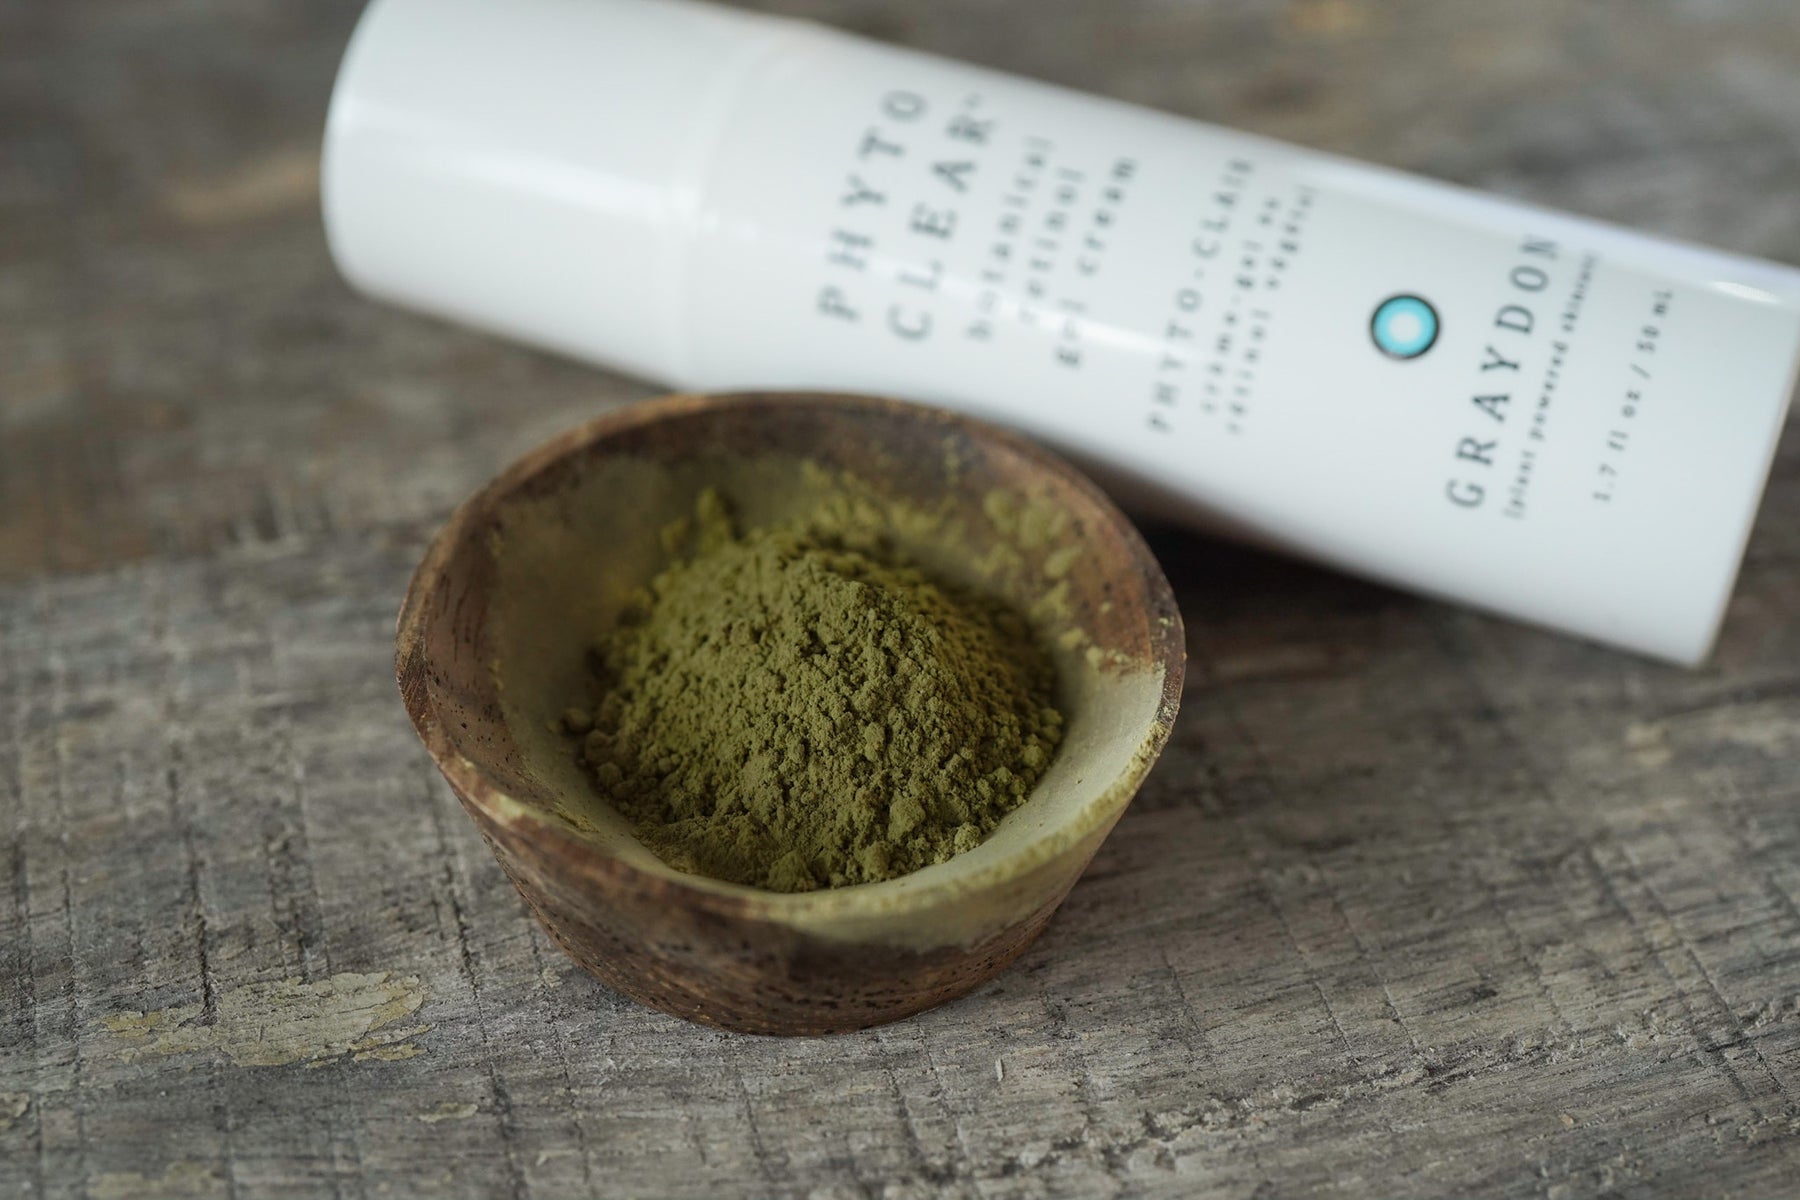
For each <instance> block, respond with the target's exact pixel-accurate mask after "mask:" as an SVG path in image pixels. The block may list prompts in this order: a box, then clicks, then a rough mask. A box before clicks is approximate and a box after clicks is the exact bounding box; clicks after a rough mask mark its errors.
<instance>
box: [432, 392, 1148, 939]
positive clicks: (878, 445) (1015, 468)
mask: <svg viewBox="0 0 1800 1200" xmlns="http://www.w3.org/2000/svg"><path fill="white" fill-rule="evenodd" d="M708 486H711V487H716V488H718V489H720V491H722V492H723V493H724V494H725V495H726V496H727V497H728V498H729V499H730V500H731V501H732V503H733V506H734V508H735V512H736V516H737V519H738V523H739V525H740V527H741V528H745V529H749V528H754V527H758V526H761V525H765V524H768V523H772V522H778V521H781V520H784V519H787V518H791V517H794V516H798V515H803V514H806V513H809V512H812V511H815V510H816V508H817V506H818V505H819V504H820V503H821V502H824V501H827V500H835V501H837V502H840V503H854V504H857V505H860V506H864V509H865V511H866V512H869V513H875V514H879V518H880V520H881V521H882V523H883V526H884V528H885V529H887V530H888V532H889V534H890V535H891V537H892V539H893V541H894V543H895V544H896V545H897V546H898V547H899V549H900V550H901V552H902V553H903V554H905V555H906V556H908V557H910V558H912V559H913V560H915V561H916V562H918V563H919V564H920V565H921V566H922V567H924V568H925V569H926V570H927V571H929V572H930V573H931V574H933V575H935V576H937V577H939V578H942V579H945V580H949V581H953V582H956V583H960V584H963V585H965V586H970V587H973V588H978V589H980V590H983V591H985V592H988V593H990V594H994V595H998V596H1001V597H1003V598H1005V599H1006V600H1007V601H1008V602H1009V603H1011V604H1012V605H1013V606H1014V607H1015V608H1017V609H1018V610H1019V611H1020V612H1021V613H1023V614H1025V615H1026V616H1027V617H1028V619H1029V620H1030V622H1031V624H1032V626H1033V628H1034V629H1035V630H1036V632H1037V634H1038V636H1039V637H1040V638H1041V639H1042V640H1043V641H1044V643H1045V645H1046V646H1047V647H1049V648H1050V650H1051V653H1052V656H1053V659H1054V661H1055V665H1056V669H1057V696H1056V702H1057V704H1058V706H1059V707H1060V708H1061V709H1062V711H1063V714H1064V717H1065V721H1066V724H1065V730H1064V740H1063V743H1062V745H1061V746H1060V748H1059V749H1058V751H1057V754H1056V755H1055V757H1054V758H1053V760H1052V763H1051V765H1050V767H1049V769H1048V770H1047V772H1046V773H1045V775H1044V777H1043V778H1042V780H1041V781H1040V782H1039V784H1038V786H1037V788H1036V789H1035V791H1034V792H1033V794H1032V795H1031V796H1030V798H1029V799H1028V800H1027V801H1026V802H1025V803H1024V804H1023V805H1021V806H1020V807H1019V808H1018V809H1017V810H1015V811H1014V812H1013V813H1012V814H1011V815H1009V816H1008V817H1007V818H1006V819H1005V820H1004V821H1003V822H1002V823H1001V824H1000V826H999V828H998V829H997V830H996V831H995V832H994V834H993V835H992V836H991V837H990V838H988V840H987V841H986V842H984V843H983V844H982V845H981V846H979V847H977V848H976V849H974V850H971V851H968V852H966V853H963V854H960V855H957V856H956V857H955V858H953V859H951V860H950V861H948V862H946V863H942V864H939V865H936V866H932V867H928V868H926V869H924V870H922V871H917V872H914V873H913V874H911V875H907V876H904V877H902V878H900V879H897V880H893V881H890V882H887V883H878V884H865V885H861V886H857V887H851V888H840V889H832V890H828V891H819V892H810V893H800V894H794V895H785V894H775V893H767V892H760V891H756V890H754V889H750V888H744V887H741V886H739V885H735V884H730V883H724V882H720V881H715V880H710V879H703V878H700V877H698V876H692V875H685V874H681V873H678V872H675V871H673V870H672V869H671V868H669V867H667V866H665V865H664V864H663V863H662V862H661V861H660V860H659V859H657V858H656V857H655V856H654V855H653V854H652V853H651V852H650V851H649V850H648V849H646V848H645V847H644V846H643V845H642V844H640V843H639V842H638V841H637V839H636V838H635V837H633V836H632V834H631V831H630V828H629V825H628V824H627V823H626V822H625V821H624V819H623V818H621V817H620V816H619V815H618V814H617V813H615V812H614V811H613V810H612V809H611V808H610V807H609V806H608V805H607V804H606V803H605V802H604V800H603V799H602V798H601V797H600V796H599V794H598V793H597V791H596V789H595V787H594V785H593V783H592V781H591V780H590V778H589V777H588V775H587V773H586V772H585V770H584V769H583V768H582V767H581V765H580V764H579V762H578V761H577V757H576V754H575V743H574V741H573V740H572V739H570V738H568V737H566V736H565V735H563V734H561V733H559V732H557V731H555V729H554V728H553V727H554V726H555V724H556V721H557V717H558V716H559V714H560V713H561V712H562V711H563V710H564V709H565V708H566V707H567V706H568V705H569V704H570V703H571V702H573V701H575V700H577V699H579V698H581V697H583V696H584V695H586V694H587V689H588V686H589V685H588V682H587V676H586V669H585V667H584V659H585V655H586V652H587V650H588V648H589V647H591V646H592V645H593V644H594V643H595V642H596V641H597V640H598V638H599V637H600V636H601V635H602V634H603V633H604V632H605V631H606V630H607V629H608V628H609V627H610V626H611V625H612V624H613V623H614V622H615V621H616V619H617V617H618V614H619V612H620V610H621V608H622V607H623V605H624V604H625V603H626V601H627V598H628V597H629V596H630V594H631V593H632V591H633V590H634V589H636V588H639V587H641V586H642V585H643V584H645V583H646V582H648V581H649V579H650V578H651V577H652V576H654V575H655V574H656V573H657V572H658V571H659V570H661V569H662V568H663V567H664V566H666V565H667V563H668V561H669V559H668V555H667V553H666V552H665V550H664V548H663V545H662V541H661V531H662V530H663V528H664V527H665V526H666V525H668V524H669V523H670V522H672V521H675V520H677V519H679V518H681V517H684V516H687V515H689V514H691V513H692V512H693V510H694V503H695V499H696V497H697V496H698V494H699V492H700V491H701V490H702V489H703V488H706V487H708ZM444 537H445V538H448V539H450V544H449V545H448V547H447V557H446V560H445V562H444V564H443V568H442V574H441V576H440V578H441V579H442V580H444V581H446V582H449V581H454V583H455V586H448V587H441V588H440V589H439V590H440V591H444V592H447V593H448V594H449V595H448V596H447V598H446V599H444V600H441V601H440V602H439V603H438V605H437V607H438V608H440V609H441V610H442V612H441V616H442V619H441V620H439V621H437V622H435V623H434V622H432V621H431V620H429V619H427V620H426V621H425V622H424V625H425V639H424V640H425V646H426V650H425V652H426V654H427V655H428V656H429V658H430V660H431V663H432V667H433V670H432V671H431V680H432V683H431V686H432V689H433V693H434V697H433V698H434V699H435V700H437V701H438V702H439V705H440V707H441V708H442V709H443V711H442V712H441V713H440V719H439V723H440V725H441V726H442V728H443V729H444V732H445V733H446V734H448V736H449V739H450V741H451V742H452V743H453V744H454V747H455V752H456V755H457V756H458V757H459V758H460V759H461V760H463V766H464V767H466V768H468V769H471V770H473V771H475V772H478V773H480V774H481V775H482V776H484V777H485V779H486V780H487V781H488V783H489V784H490V785H492V786H494V787H496V788H498V789H499V790H500V791H503V792H504V793H505V796H506V797H508V798H509V800H510V802H516V803H517V804H519V805H523V806H524V807H525V808H527V809H530V810H533V811H534V812H535V813H536V814H538V815H540V816H547V817H551V818H552V819H554V820H555V821H556V823H557V824H559V825H563V826H566V827H568V828H570V829H573V830H575V831H577V835H578V836H579V837H581V838H583V839H585V840H586V841H587V842H589V843H590V844H591V845H592V846H593V847H594V848H595V849H596V850H597V851H598V852H600V853H602V854H604V855H607V856H610V857H613V858H615V859H617V860H619V861H621V862H623V863H625V864H628V865H629V866H630V867H632V868H635V869H638V870H641V871H645V872H649V873H652V874H660V875H665V876H671V877H677V876H678V877H679V878H680V879H681V880H683V881H685V882H686V883H689V884H691V885H692V886H693V887H695V888H697V889H701V890H705V891H716V892H725V893H737V894H742V895H744V896H746V897H752V898H754V902H755V903H756V904H757V905H758V907H759V908H763V909H766V910H767V911H768V912H769V914H770V915H774V916H776V917H780V916H782V915H784V914H785V915H786V916H787V917H789V918H791V919H794V920H795V921H798V922H801V923H810V920H811V919H819V918H827V917H830V916H831V915H832V914H834V913H835V914H837V915H844V914H846V913H847V912H849V911H852V910H854V909H857V908H863V909H867V908H870V907H873V908H877V909H879V908H894V907H898V908H905V907H907V906H909V905H911V904H914V903H917V902H918V901H920V900H921V899H922V898H923V897H925V896H927V895H938V896H939V897H940V898H941V893H942V892H943V890H945V889H950V890H953V891H962V890H973V889H978V888H982V887H991V886H993V885H994V884H996V883H997V882H1000V881H1003V880H1004V879H1005V878H1006V877H1008V876H1009V875H1016V874H1019V873H1021V872H1023V871H1026V870H1028V869H1030V868H1031V867H1032V866H1034V865H1036V864H1038V863H1041V862H1043V861H1046V860H1047V859H1049V858H1050V857H1053V856H1054V855H1055V854H1057V853H1058V852H1060V851H1062V850H1064V849H1067V848H1068V847H1069V846H1070V845H1071V844H1072V843H1074V842H1075V841H1077V840H1080V839H1082V838H1084V837H1087V836H1090V835H1092V834H1093V833H1094V832H1095V830H1096V829H1100V830H1101V831H1102V832H1103V831H1104V828H1105V827H1110V825H1111V823H1112V821H1113V820H1115V819H1116V818H1117V816H1118V814H1119V812H1120V811H1122V809H1123V808H1124V805H1125V804H1126V803H1127V802H1128V801H1129V799H1130V795H1131V792H1132V791H1134V790H1135V787H1136V784H1137V782H1138V781H1139V779H1140V778H1141V776H1142V774H1143V772H1144V770H1145V769H1147V766H1148V763H1149V760H1150V759H1151V758H1153V757H1154V755H1155V753H1156V752H1157V751H1158V750H1159V749H1160V748H1161V745H1162V742H1163V740H1164V738H1165V736H1166V733H1167V728H1168V725H1169V723H1170V722H1171V720H1172V718H1173V714H1174V703H1175V693H1176V692H1177V691H1178V688H1179V672H1180V661H1181V660H1180V645H1181V629H1180V621H1179V618H1178V616H1177V615H1176V612H1175V609H1174V605H1173V601H1172V599H1171V597H1170V596H1169V593H1168V585H1167V583H1166V581H1165V580H1164V579H1163V577H1162V575H1161V572H1160V571H1159V570H1158V569H1157V568H1156V566H1155V563H1154V561H1153V560H1152V559H1151V558H1150V556H1149V553H1148V551H1147V550H1146V549H1145V548H1144V546H1143V544H1142V542H1141V540H1140V539H1139V538H1138V537H1137V534H1136V533H1135V531H1133V530H1132V529H1131V527H1130V526H1129V524H1127V523H1126V522H1124V520H1123V518H1122V517H1120V516H1119V514H1118V513H1117V511H1116V510H1115V509H1114V508H1113V507H1112V505H1111V504H1110V503H1109V502H1107V501H1106V500H1105V499H1104V497H1102V496H1101V495H1100V493H1099V492H1098V491H1097V490H1096V489H1095V488H1094V487H1093V486H1092V485H1091V484H1089V483H1088V482H1087V481H1086V480H1084V479H1083V478H1081V477H1080V476H1079V475H1077V474H1076V473H1075V472H1073V471H1072V470H1070V469H1069V468H1067V467H1066V466H1064V465H1063V464H1062V463H1061V462H1060V460H1057V459H1055V458H1053V457H1052V456H1050V455H1048V454H1046V453H1045V452H1044V451H1042V450H1040V449H1038V448H1037V447H1035V446H1033V445H1031V444H1029V443H1026V442H1024V441H1023V440H1021V439H1017V438H1014V437H1012V436H1010V435H1005V434H1001V433H998V432H996V431H994V430H992V429H990V428H988V427H986V426H981V425H977V424H973V423H971V422H968V421H966V420H963V419H961V418H957V417H953V416H950V415H948V414H942V413H938V412H936V411H934V410H929V409H921V408H917V407H914V406H904V405H898V404H894V403H891V402H877V401H868V400H858V399H851V398H844V397H811V396H749V397H734V398H723V399H721V398H678V399H675V400H671V401H664V402H660V403H658V404H653V405H648V406H640V407H639V408H637V409H633V410H629V411H628V412H626V413H623V414H614V415H612V416H609V417H607V418H602V419H601V420H600V421H598V422H595V423H592V424H590V425H589V426H586V427H584V428H582V429H579V430H575V431H573V432H572V433H571V434H569V435H566V436H565V437H564V438H561V439H558V440H557V441H556V442H553V443H551V444H550V445H549V446H546V447H544V448H543V449H541V450H540V451H538V452H537V453H535V454H533V455H531V456H529V457H528V458H527V459H525V460H523V461H521V462H520V463H519V464H517V465H515V466H514V467H513V468H512V469H511V470H509V471H508V472H507V473H506V474H505V475H503V476H502V477H501V478H500V479H499V480H497V481H496V482H495V484H494V485H493V486H491V487H490V488H489V489H488V490H487V491H485V492H484V493H482V494H481V495H479V496H477V497H476V498H475V499H474V500H472V501H471V502H470V504H469V505H468V506H466V507H465V509H464V510H463V511H462V512H460V513H459V514H458V517H457V519H456V521H455V522H453V525H452V528H451V529H450V530H448V531H446V534H445V535H444ZM434 624H435V626H439V627H442V628H441V630H440V632H439V633H437V634H436V635H434V634H433V632H432V630H433V627H434ZM1171 671H1173V673H1174V675H1175V679H1174V680H1173V681H1171V678H1170V674H1171Z"/></svg>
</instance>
